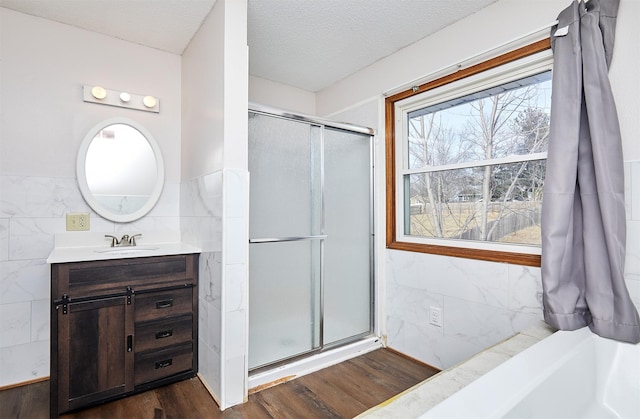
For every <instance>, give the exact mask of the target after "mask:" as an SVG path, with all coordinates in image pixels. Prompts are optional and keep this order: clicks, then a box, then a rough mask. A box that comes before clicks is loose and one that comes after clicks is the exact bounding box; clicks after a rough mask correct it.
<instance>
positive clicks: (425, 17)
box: [0, 0, 496, 91]
mask: <svg viewBox="0 0 640 419" xmlns="http://www.w3.org/2000/svg"><path fill="white" fill-rule="evenodd" d="M215 1H216V0H0V6H2V7H6V8H9V9H13V10H17V11H20V12H23V13H27V14H31V15H34V16H40V17H43V18H46V19H50V20H54V21H58V22H62V23H66V24H69V25H72V26H77V27H80V28H84V29H88V30H91V31H94V32H99V33H103V34H106V35H109V36H113V37H116V38H120V39H124V40H127V41H131V42H135V43H138V44H142V45H147V46H150V47H153V48H157V49H160V50H163V51H168V52H171V53H174V54H182V52H183V51H184V49H185V48H186V46H187V45H188V43H189V41H190V40H191V38H192V37H193V35H194V34H195V33H196V31H197V30H198V28H199V27H200V25H201V24H202V21H203V20H204V18H205V17H206V16H207V14H208V13H209V11H210V10H211V8H212V7H213V4H214V3H215ZM494 1H496V0H248V44H249V72H250V74H251V75H254V76H258V77H262V78H265V79H269V80H272V81H275V82H278V83H283V84H287V85H291V86H295V87H299V88H301V89H305V90H309V91H318V90H321V89H323V88H324V87H327V86H329V85H331V84H333V83H335V82H336V81H338V80H341V79H343V78H345V77H347V76H348V75H350V74H352V73H354V72H356V71H358V70H360V69H362V68H364V67H366V66H368V65H370V64H372V63H374V62H375V61H377V60H379V59H381V58H383V57H385V56H387V55H389V54H392V53H394V52H395V51H398V50H399V49H401V48H403V47H405V46H407V45H409V44H411V43H413V42H415V41H417V40H419V39H422V38H424V37H425V36H427V35H429V34H431V33H433V32H435V31H437V30H439V29H441V28H443V27H445V26H447V25H449V24H451V23H453V22H455V21H457V20H459V19H462V18H464V17H465V16H468V15H470V14H473V13H475V12H477V11H478V10H480V9H481V8H483V7H485V6H487V5H488V4H490V3H493V2H494Z"/></svg>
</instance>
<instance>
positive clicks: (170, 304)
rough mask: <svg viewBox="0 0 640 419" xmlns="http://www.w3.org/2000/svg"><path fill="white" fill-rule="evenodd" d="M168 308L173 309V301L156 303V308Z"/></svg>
mask: <svg viewBox="0 0 640 419" xmlns="http://www.w3.org/2000/svg"><path fill="white" fill-rule="evenodd" d="M169 307H173V300H164V301H158V302H157V303H156V308H169Z"/></svg>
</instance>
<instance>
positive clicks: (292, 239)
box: [249, 234, 327, 244]
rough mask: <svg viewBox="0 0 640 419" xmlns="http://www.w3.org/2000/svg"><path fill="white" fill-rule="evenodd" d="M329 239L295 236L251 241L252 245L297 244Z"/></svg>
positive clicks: (324, 237)
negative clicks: (303, 241) (305, 241)
mask: <svg viewBox="0 0 640 419" xmlns="http://www.w3.org/2000/svg"><path fill="white" fill-rule="evenodd" d="M326 238H327V235H326V234H324V235H318V236H294V237H278V238H267V239H249V243H250V244H256V243H280V242H297V241H302V240H324V239H326Z"/></svg>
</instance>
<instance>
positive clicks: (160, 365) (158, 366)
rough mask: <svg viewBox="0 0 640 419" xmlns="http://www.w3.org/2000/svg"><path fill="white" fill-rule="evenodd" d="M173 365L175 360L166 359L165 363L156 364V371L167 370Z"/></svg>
mask: <svg viewBox="0 0 640 419" xmlns="http://www.w3.org/2000/svg"><path fill="white" fill-rule="evenodd" d="M171 364H173V358H171V359H165V360H164V361H159V362H156V369H160V368H166V367H169V366H171Z"/></svg>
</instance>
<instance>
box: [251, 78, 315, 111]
mask: <svg viewBox="0 0 640 419" xmlns="http://www.w3.org/2000/svg"><path fill="white" fill-rule="evenodd" d="M249 102H250V103H256V104H259V105H266V106H271V107H274V108H277V109H282V110H287V111H291V112H294V113H298V114H305V115H315V114H316V95H315V93H313V92H309V91H307V90H302V89H298V88H297V87H292V86H286V85H284V84H280V83H276V82H273V81H271V80H267V79H263V78H261V77H255V76H250V77H249Z"/></svg>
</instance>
